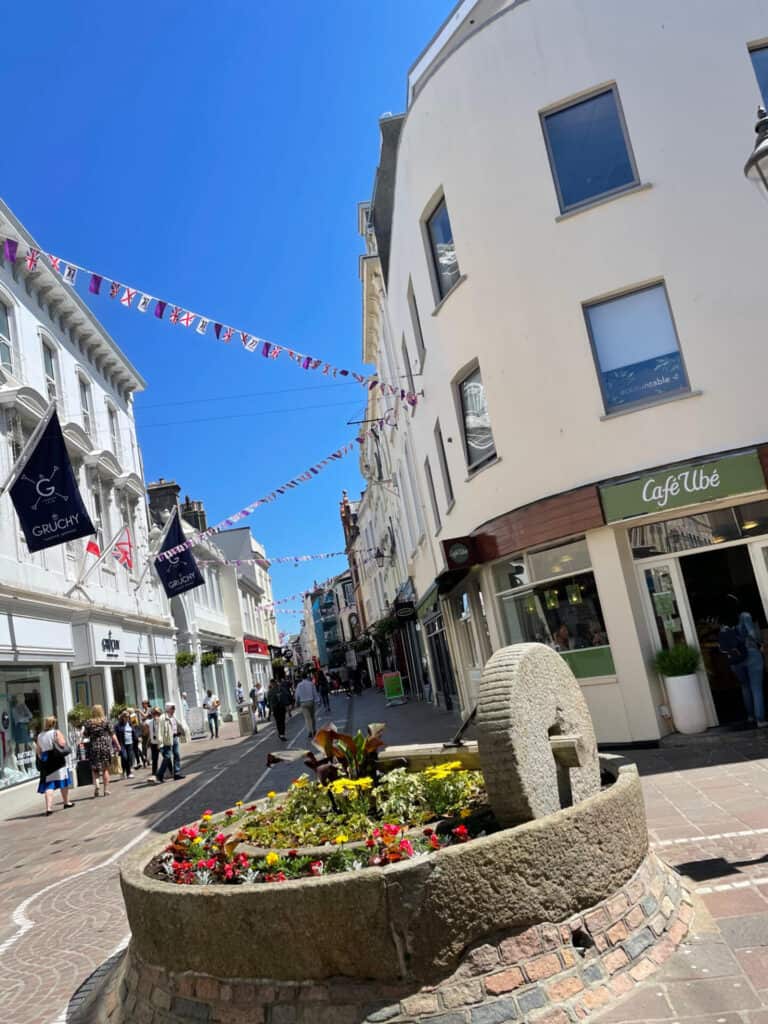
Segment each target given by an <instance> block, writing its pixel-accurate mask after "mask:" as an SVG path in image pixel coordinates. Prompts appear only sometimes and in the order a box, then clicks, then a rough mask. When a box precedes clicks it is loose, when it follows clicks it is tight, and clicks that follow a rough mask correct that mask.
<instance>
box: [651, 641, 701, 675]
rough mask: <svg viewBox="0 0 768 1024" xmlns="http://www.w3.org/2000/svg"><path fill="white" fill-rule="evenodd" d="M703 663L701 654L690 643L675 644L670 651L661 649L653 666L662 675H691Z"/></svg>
mask: <svg viewBox="0 0 768 1024" xmlns="http://www.w3.org/2000/svg"><path fill="white" fill-rule="evenodd" d="M700 664H701V654H700V653H699V652H698V651H697V650H696V648H695V647H689V646H688V644H675V646H674V647H670V649H669V650H668V651H659V653H658V654H657V655H656V657H655V658H654V661H653V667H654V668H655V669H656V671H657V672H658V673H659V674H660V675H662V676H668V677H669V676H690V675H693V673H694V672H696V670H697V669H698V667H699V665H700Z"/></svg>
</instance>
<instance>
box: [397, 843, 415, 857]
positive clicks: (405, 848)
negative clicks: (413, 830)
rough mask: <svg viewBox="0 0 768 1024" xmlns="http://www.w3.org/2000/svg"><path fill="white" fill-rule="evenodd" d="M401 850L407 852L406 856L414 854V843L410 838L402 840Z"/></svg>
mask: <svg viewBox="0 0 768 1024" xmlns="http://www.w3.org/2000/svg"><path fill="white" fill-rule="evenodd" d="M400 850H401V851H402V853H404V854H405V856H406V857H412V856H413V844H412V843H411V842H410V840H408V839H401V840H400Z"/></svg>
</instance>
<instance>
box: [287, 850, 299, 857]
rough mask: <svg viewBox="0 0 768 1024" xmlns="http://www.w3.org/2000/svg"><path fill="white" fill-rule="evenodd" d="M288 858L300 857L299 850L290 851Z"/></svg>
mask: <svg viewBox="0 0 768 1024" xmlns="http://www.w3.org/2000/svg"><path fill="white" fill-rule="evenodd" d="M288 856H289V857H298V856H299V851H298V850H289V851H288Z"/></svg>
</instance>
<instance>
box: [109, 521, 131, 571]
mask: <svg viewBox="0 0 768 1024" xmlns="http://www.w3.org/2000/svg"><path fill="white" fill-rule="evenodd" d="M112 556H113V557H114V558H116V559H117V561H118V562H119V564H120V565H122V566H123V568H124V569H128V570H131V569H133V544H132V543H131V531H130V530H129V529H128V527H127V526H126V527H124V528H123V532H122V533H121V534H120V536H119V537H118V538H117V540H116V541H115V544H114V547H113V548H112Z"/></svg>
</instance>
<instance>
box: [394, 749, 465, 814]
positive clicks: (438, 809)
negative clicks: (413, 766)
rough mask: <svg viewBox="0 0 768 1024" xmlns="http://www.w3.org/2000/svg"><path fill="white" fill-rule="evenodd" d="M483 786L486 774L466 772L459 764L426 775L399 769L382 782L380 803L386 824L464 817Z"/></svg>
mask: <svg viewBox="0 0 768 1024" xmlns="http://www.w3.org/2000/svg"><path fill="white" fill-rule="evenodd" d="M482 787H483V776H482V774H481V773H480V772H473V771H465V770H463V769H462V767H461V764H460V763H459V762H458V761H451V762H448V763H447V764H441V765H435V766H434V767H431V768H427V769H426V771H423V772H411V773H409V772H407V771H406V769H405V768H395V769H394V771H391V772H389V774H387V775H385V776H384V778H383V779H382V780H381V783H380V785H379V787H378V789H377V791H376V803H377V806H378V809H379V814H380V815H381V817H382V819H383V820H384V821H411V822H418V821H431V820H432V819H434V818H436V817H444V816H447V815H456V814H461V812H462V811H463V810H465V809H466V808H467V807H469V805H470V804H472V803H474V802H475V801H476V800H477V798H478V796H479V795H480V793H481V791H482Z"/></svg>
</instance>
